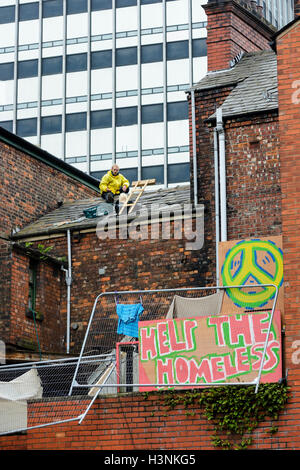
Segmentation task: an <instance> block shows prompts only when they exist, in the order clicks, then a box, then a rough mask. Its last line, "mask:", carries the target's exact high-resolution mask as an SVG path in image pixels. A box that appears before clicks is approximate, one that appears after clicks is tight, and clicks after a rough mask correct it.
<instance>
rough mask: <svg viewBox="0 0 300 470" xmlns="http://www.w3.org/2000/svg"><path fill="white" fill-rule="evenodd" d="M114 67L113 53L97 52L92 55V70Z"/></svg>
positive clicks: (106, 51) (108, 51)
mask: <svg viewBox="0 0 300 470" xmlns="http://www.w3.org/2000/svg"><path fill="white" fill-rule="evenodd" d="M111 66H112V51H111V50H105V51H95V52H92V54H91V68H92V69H94V70H95V69H106V68H109V67H111Z"/></svg>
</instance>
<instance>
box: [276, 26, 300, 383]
mask: <svg viewBox="0 0 300 470" xmlns="http://www.w3.org/2000/svg"><path fill="white" fill-rule="evenodd" d="M299 47H300V24H299V23H297V24H295V25H294V27H292V28H291V29H290V30H287V31H286V32H285V33H283V35H282V36H279V38H278V40H277V57H278V95H279V110H280V112H279V131H280V161H281V189H282V235H283V261H284V280H285V287H284V290H285V318H286V363H287V367H288V368H289V370H290V371H291V372H290V373H291V376H292V377H293V379H292V380H295V382H293V383H294V385H295V388H296V389H297V390H298V389H299V378H300V366H299V353H298V354H297V350H299V344H300V342H299V341H300V274H299V273H300V250H299V246H300V184H299V181H300V119H299V118H300V100H299V96H300V94H299V84H300V81H299V80H300V57H299ZM294 354H295V355H294ZM290 380H291V379H290Z"/></svg>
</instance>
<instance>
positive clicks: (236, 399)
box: [161, 383, 288, 449]
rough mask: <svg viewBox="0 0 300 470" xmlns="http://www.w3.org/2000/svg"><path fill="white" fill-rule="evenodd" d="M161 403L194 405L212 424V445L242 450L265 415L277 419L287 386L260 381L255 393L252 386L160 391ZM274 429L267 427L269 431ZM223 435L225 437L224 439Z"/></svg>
mask: <svg viewBox="0 0 300 470" xmlns="http://www.w3.org/2000/svg"><path fill="white" fill-rule="evenodd" d="M161 396H162V397H163V402H164V405H165V406H167V407H168V409H173V408H175V407H176V406H177V405H182V404H183V405H184V408H185V409H186V410H187V412H186V414H187V415H194V412H191V411H189V410H188V408H190V407H191V406H193V405H196V406H197V405H198V406H200V408H203V410H204V416H205V417H206V418H207V420H208V421H209V422H211V423H212V424H213V426H214V434H213V437H212V440H213V445H214V446H215V447H220V448H223V449H232V448H235V449H245V448H247V447H248V446H249V445H251V443H252V438H251V434H252V433H253V431H254V430H255V428H257V426H258V425H259V423H260V422H262V421H264V420H265V419H267V418H270V419H272V420H277V419H278V416H279V413H280V412H281V411H282V410H283V409H284V407H285V405H286V403H287V400H288V387H287V386H286V385H285V384H284V383H281V384H279V383H270V384H260V386H259V387H258V391H257V393H255V388H254V387H252V386H243V385H232V386H229V385H227V386H216V387H210V388H205V389H201V390H200V389H193V390H188V391H186V392H178V391H175V390H168V391H164V392H163V393H162V394H161ZM277 430H278V428H277V427H276V426H274V425H272V426H271V427H270V434H271V435H272V434H274V433H276V432H277ZM224 435H225V436H226V438H224Z"/></svg>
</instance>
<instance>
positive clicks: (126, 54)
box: [116, 47, 137, 66]
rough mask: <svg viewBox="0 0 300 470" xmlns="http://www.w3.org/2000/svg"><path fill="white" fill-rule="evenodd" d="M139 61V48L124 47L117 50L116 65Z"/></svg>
mask: <svg viewBox="0 0 300 470" xmlns="http://www.w3.org/2000/svg"><path fill="white" fill-rule="evenodd" d="M136 63H137V48H136V47H122V48H120V49H117V50H116V65H117V66H122V65H135V64H136Z"/></svg>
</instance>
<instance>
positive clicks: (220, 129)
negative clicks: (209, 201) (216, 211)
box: [217, 108, 227, 242]
mask: <svg viewBox="0 0 300 470" xmlns="http://www.w3.org/2000/svg"><path fill="white" fill-rule="evenodd" d="M217 132H218V137H219V168H220V211H221V241H222V242H225V241H227V210H226V199H227V196H226V158H225V131H224V127H223V118H222V110H221V108H218V109H217Z"/></svg>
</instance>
